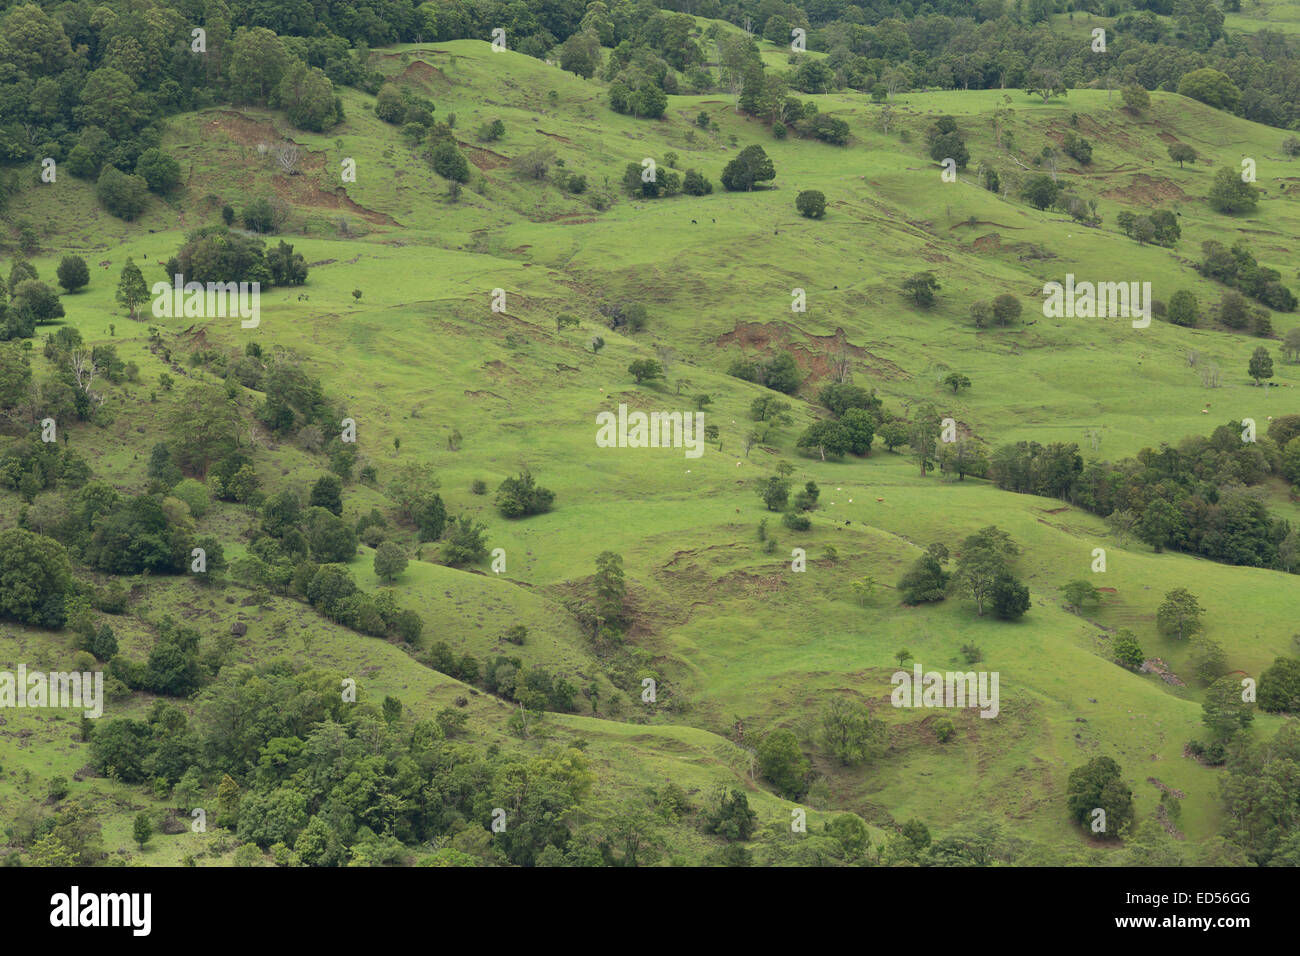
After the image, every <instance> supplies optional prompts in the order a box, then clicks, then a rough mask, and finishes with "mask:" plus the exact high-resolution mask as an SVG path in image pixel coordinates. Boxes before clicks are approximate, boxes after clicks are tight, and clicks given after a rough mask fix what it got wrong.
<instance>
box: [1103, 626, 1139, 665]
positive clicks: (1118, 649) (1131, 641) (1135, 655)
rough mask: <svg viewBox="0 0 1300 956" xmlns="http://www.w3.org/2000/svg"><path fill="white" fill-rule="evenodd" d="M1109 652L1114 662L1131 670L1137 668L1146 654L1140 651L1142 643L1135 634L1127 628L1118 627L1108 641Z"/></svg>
mask: <svg viewBox="0 0 1300 956" xmlns="http://www.w3.org/2000/svg"><path fill="white" fill-rule="evenodd" d="M1110 652H1111V655H1112V657H1113V658H1114V660H1115V663H1117V664H1119V665H1121V666H1122V667H1127V668H1128V669H1129V670H1131V671H1135V670H1137V669H1138V668H1139V667H1141V666H1142V663H1143V661H1145V660H1146V655H1145V654H1143V653H1142V645H1141V644H1139V643H1138V639H1137V635H1136V634H1134V633H1133V632H1132V631H1130V630H1129V629H1128V628H1123V627H1122V628H1120V629H1119V631H1118V632H1116V634H1115V637H1114V638H1113V639H1112V640H1111V642H1110Z"/></svg>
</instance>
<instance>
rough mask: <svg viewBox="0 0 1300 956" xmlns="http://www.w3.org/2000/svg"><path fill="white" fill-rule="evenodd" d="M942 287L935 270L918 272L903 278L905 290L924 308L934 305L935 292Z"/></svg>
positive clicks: (909, 296)
mask: <svg viewBox="0 0 1300 956" xmlns="http://www.w3.org/2000/svg"><path fill="white" fill-rule="evenodd" d="M939 289H940V286H939V280H938V279H936V278H935V277H934V273H933V272H918V273H916V274H915V275H911V276H908V277H907V278H906V279H904V280H903V292H904V293H906V295H907V297H908V298H909V299H911V300H912V301H913V302H915V303H916V304H917V305H918V306H920V307H921V308H923V309H928V308H929V307H930V306H932V305H934V294H935V293H936V292H938V291H939Z"/></svg>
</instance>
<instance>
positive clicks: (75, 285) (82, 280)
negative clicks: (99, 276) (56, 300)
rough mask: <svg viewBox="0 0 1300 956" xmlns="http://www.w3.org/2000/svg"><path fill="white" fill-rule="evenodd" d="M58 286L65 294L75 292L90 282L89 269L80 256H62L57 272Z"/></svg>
mask: <svg viewBox="0 0 1300 956" xmlns="http://www.w3.org/2000/svg"><path fill="white" fill-rule="evenodd" d="M56 274H57V275H58V278H59V285H61V286H63V289H64V291H66V292H76V291H77V290H78V289H80V288H81V287H82V286H84V285H86V284H87V283H88V282H90V269H89V268H88V267H87V265H86V260H85V259H83V258H81V256H64V257H63V260H62V261H61V262H60V263H59V268H58V270H57V273H56Z"/></svg>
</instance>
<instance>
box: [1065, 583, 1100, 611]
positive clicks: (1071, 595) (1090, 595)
mask: <svg viewBox="0 0 1300 956" xmlns="http://www.w3.org/2000/svg"><path fill="white" fill-rule="evenodd" d="M1061 593H1062V594H1064V595H1065V606H1066V607H1067V608H1068V609H1069V610H1071V611H1074V612H1075V613H1076V614H1077V613H1082V612H1083V611H1085V610H1087V608H1088V605H1090V604H1091V605H1096V604H1100V603H1101V592H1100V591H1098V590H1097V589H1096V588H1095V587H1093V586H1092V584H1090V583H1089V582H1087V581H1083V580H1079V579H1075V580H1074V581H1071V582H1070V583H1069V584H1067V585H1066V586H1065V587H1063V588H1062V589H1061Z"/></svg>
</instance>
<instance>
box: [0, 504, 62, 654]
mask: <svg viewBox="0 0 1300 956" xmlns="http://www.w3.org/2000/svg"><path fill="white" fill-rule="evenodd" d="M71 589H72V565H71V563H70V562H69V560H68V552H67V550H66V549H65V548H64V546H63V545H61V544H60V543H59V542H57V541H55V540H54V539H53V538H47V537H45V536H44V535H40V534H35V533H33V532H31V531H24V530H22V529H21V528H10V529H8V530H6V531H0V617H4V618H8V619H9V620H14V621H18V622H20V623H22V624H30V625H33V626H35V627H44V628H49V629H51V630H58V629H59V628H61V627H63V625H64V622H65V621H66V620H67V608H66V602H67V598H68V595H69V594H70V592H71Z"/></svg>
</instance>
